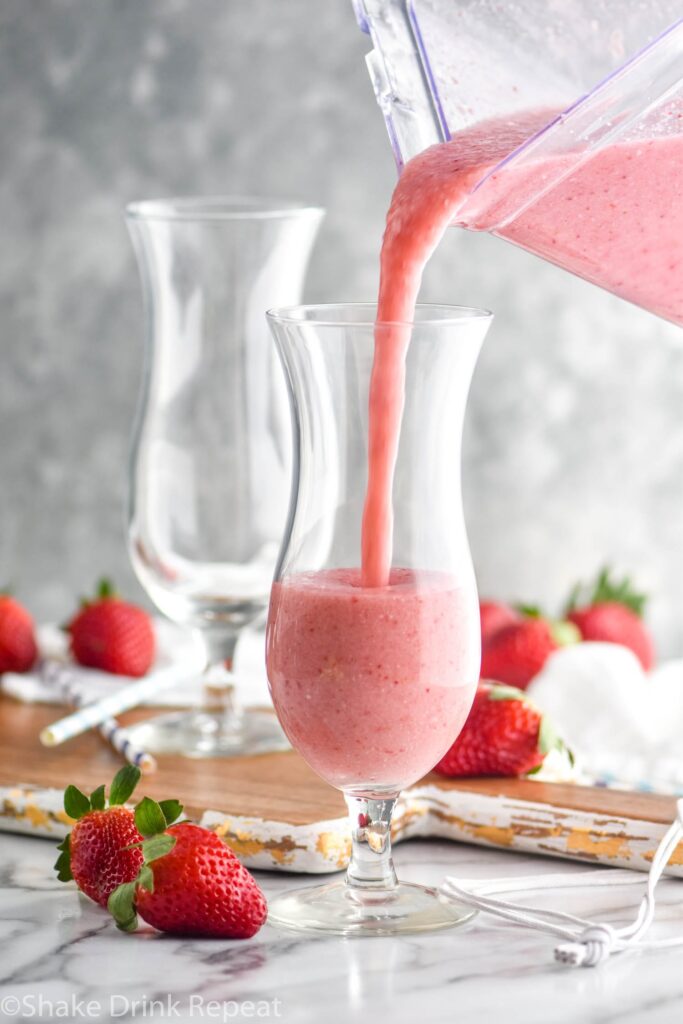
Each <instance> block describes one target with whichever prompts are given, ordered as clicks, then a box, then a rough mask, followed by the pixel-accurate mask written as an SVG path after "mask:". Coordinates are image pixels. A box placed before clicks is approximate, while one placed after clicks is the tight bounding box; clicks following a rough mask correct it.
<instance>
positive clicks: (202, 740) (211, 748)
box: [128, 711, 290, 757]
mask: <svg viewBox="0 0 683 1024" xmlns="http://www.w3.org/2000/svg"><path fill="white" fill-rule="evenodd" d="M128 731H129V732H130V734H131V739H132V741H133V743H134V744H135V746H137V747H140V748H141V749H142V750H145V751H147V753H149V754H181V755H183V756H184V757H240V756H243V755H245V754H266V753H270V752H271V751H275V750H289V747H290V745H289V742H288V740H287V737H286V736H285V734H284V733H283V731H282V729H281V728H280V724H279V722H278V720H277V718H276V717H275V715H273V714H270V713H269V712H267V711H266V712H260V711H242V712H241V713H240V714H239V715H224V714H209V713H207V712H201V711H191V712H187V711H182V712H174V713H172V714H166V715H159V716H157V717H156V718H150V719H148V720H147V721H145V722H139V723H138V724H137V725H133V726H130V728H129V730H128Z"/></svg>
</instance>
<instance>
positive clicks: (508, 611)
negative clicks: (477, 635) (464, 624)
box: [479, 601, 520, 650]
mask: <svg viewBox="0 0 683 1024" xmlns="http://www.w3.org/2000/svg"><path fill="white" fill-rule="evenodd" d="M479 618H480V619H481V647H482V650H483V649H484V648H485V647H486V646H487V644H488V642H489V640H491V639H492V638H493V637H494V636H495V634H496V633H497V632H498V630H499V629H502V628H503V626H509V625H510V624H511V623H513V622H518V621H519V618H520V616H519V614H518V613H517V612H516V611H515V610H514V608H511V607H510V605H509V604H503V603H502V601H480V602H479Z"/></svg>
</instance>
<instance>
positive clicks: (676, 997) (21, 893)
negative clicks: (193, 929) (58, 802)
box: [0, 835, 683, 1024]
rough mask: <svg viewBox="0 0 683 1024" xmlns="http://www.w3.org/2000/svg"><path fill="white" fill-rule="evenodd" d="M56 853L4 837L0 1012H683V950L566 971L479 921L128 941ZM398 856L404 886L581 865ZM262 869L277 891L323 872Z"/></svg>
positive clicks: (457, 855)
mask: <svg viewBox="0 0 683 1024" xmlns="http://www.w3.org/2000/svg"><path fill="white" fill-rule="evenodd" d="M54 860H55V848H54V845H53V844H52V843H51V842H49V841H47V840H43V839H34V838H23V837H19V836H9V835H1V836H0V1020H2V1021H11V1020H28V1019H34V1020H60V1019H67V1020H83V1019H85V1020H100V1021H110V1020H117V1021H133V1020H135V1021H139V1020H145V1021H150V1020H153V1021H157V1022H158V1021H164V1020H181V1021H199V1020H223V1019H225V1020H242V1019H248V1018H250V1017H254V1018H255V1019H261V1020H263V1019H279V1020H283V1021H297V1022H298V1021H311V1022H315V1024H342V1022H344V1024H346V1022H348V1021H349V1020H355V1019H359V1020H364V1021H366V1022H376V1021H391V1022H393V1024H403V1022H410V1024H413V1022H418V1024H422V1022H425V1024H426V1022H430V1024H431V1022H440V1021H444V1022H446V1021H448V1022H452V1021H457V1022H460V1024H467V1022H470V1021H472V1022H477V1024H489V1022H491V1021H495V1020H501V1021H504V1022H505V1024H516V1022H520V1024H564V1022H567V1024H569V1022H571V1024H597V1022H601V1024H602V1022H608V1021H615V1022H616V1021H619V1022H620V1024H630V1022H641V1021H642V1022H645V1021H646V1022H647V1024H660V1022H661V1024H672V1022H674V1021H677V1020H681V1019H683V972H681V966H680V965H681V950H680V949H679V950H669V951H663V952H650V953H645V954H640V955H638V954H622V955H620V956H615V957H613V958H612V959H611V960H610V961H609V962H607V963H605V964H603V965H602V966H601V967H598V968H593V969H586V968H583V969H570V968H566V967H562V966H559V965H556V964H555V963H554V962H553V959H552V948H553V940H552V939H551V938H549V937H546V936H543V935H538V934H536V933H532V932H529V931H524V930H519V929H513V928H511V927H510V926H509V925H507V924H504V923H498V922H496V921H494V920H493V919H491V918H490V917H485V916H483V915H479V916H478V917H477V918H476V919H475V920H474V921H473V922H471V923H470V924H468V925H466V926H465V927H464V928H461V929H459V930H455V931H452V932H441V933H437V934H433V935H427V936H421V937H419V938H418V937H415V938H412V937H408V938H400V939H389V938H380V939H356V940H344V939H336V938H325V939H321V938H307V937H301V936H297V935H295V934H292V933H285V932H277V931H275V930H274V929H272V928H270V927H269V926H266V927H264V928H263V929H262V931H261V932H260V933H259V935H258V936H256V938H255V939H252V940H251V941H247V942H227V941H216V940H213V941H210V940H204V941H197V940H195V941H183V940H179V939H173V938H168V937H164V936H161V935H159V934H155V933H153V932H151V931H149V932H145V933H142V932H140V933H137V934H136V935H124V934H122V933H120V932H118V931H117V930H116V928H115V926H114V924H113V922H112V921H111V920H110V919H109V918H108V917H107V915H106V914H105V912H104V911H102V910H100V909H99V908H98V907H96V906H95V905H94V904H92V903H90V902H89V901H88V900H86V899H85V898H84V897H82V896H79V894H78V893H77V892H76V890H75V888H74V887H73V886H72V885H69V886H64V885H61V884H60V883H58V882H57V881H56V880H55V878H54V875H53V873H52V870H51V867H52V864H53V862H54ZM396 863H397V866H398V870H399V874H400V875H401V877H403V878H405V879H406V880H412V881H418V880H419V881H423V882H428V883H432V884H437V883H438V882H439V881H440V880H441V879H442V878H443V877H444V875H445V874H447V873H453V874H458V875H460V876H461V877H486V878H494V877H500V876H509V875H515V874H520V875H529V874H538V873H541V872H544V873H547V872H557V871H559V870H561V871H564V870H567V871H583V870H586V869H585V868H583V867H582V866H580V865H571V864H566V863H562V862H559V861H552V860H547V859H543V858H534V857H527V856H521V855H518V854H503V853H498V852H495V851H490V850H484V849H481V848H477V847H473V846H463V845H459V844H454V843H445V842H435V841H434V842H426V841H413V842H409V843H406V844H404V845H401V846H399V847H398V849H397V851H396ZM258 877H259V881H260V882H261V884H262V886H263V888H264V889H265V891H266V894H267V895H270V894H273V893H275V892H277V891H281V890H282V889H283V888H285V887H291V886H292V885H299V884H309V883H310V884H315V883H316V881H319V879H317V880H316V879H312V878H310V877H309V878H306V877H304V878H302V877H301V876H299V877H293V876H285V875H275V874H268V873H259V876H258ZM639 894H640V890H639V889H635V888H633V887H626V888H624V889H621V888H613V889H609V890H607V891H606V892H605V893H604V894H603V893H600V892H596V891H595V890H590V889H588V890H580V891H579V892H576V891H574V892H572V893H567V892H565V893H563V894H561V895H560V896H559V897H555V899H554V900H553V901H552V902H553V905H555V906H560V905H562V906H563V907H564V909H571V910H573V911H575V912H577V913H579V914H582V915H584V916H598V917H599V918H600V919H602V920H607V921H609V922H611V923H619V922H622V921H623V922H626V921H627V920H630V918H631V910H630V908H632V907H633V905H634V904H635V902H636V901H637V899H638V898H639ZM682 898H683V888H682V887H681V882H680V881H668V882H665V883H663V884H662V886H661V894H660V908H659V913H658V921H659V924H658V932H657V934H659V935H664V934H676V933H677V932H681V933H683V899H682ZM558 899H559V901H560V902H558ZM567 901H571V904H569V903H568V902H567ZM624 907H626V908H629V909H628V910H624V909H623V908H624ZM3 1000H4V1001H3ZM41 1000H42V1003H41ZM72 1000H76V1003H75V1004H74V1003H73V1002H72ZM135 1000H138V1001H140V1002H139V1003H138V1005H137V1007H135V1006H134V1005H133V1003H134V1001H135ZM152 1000H161V1003H158V1004H155V1005H152V1002H151V1001H152ZM89 1001H91V1005H90V1006H88V1005H87V1004H88V1002H89ZM211 1001H215V1003H212V1002H211ZM245 1001H246V1002H245ZM250 1003H251V1004H252V1005H251V1006H250ZM238 1004H241V1006H239V1005H238Z"/></svg>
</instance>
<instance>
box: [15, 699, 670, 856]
mask: <svg viewBox="0 0 683 1024" xmlns="http://www.w3.org/2000/svg"><path fill="white" fill-rule="evenodd" d="M60 710H63V708H62V709H60V708H59V707H52V706H46V705H30V704H19V703H17V702H15V701H13V700H12V699H10V698H8V697H2V696H0V828H2V829H5V830H7V831H17V832H28V833H30V834H33V835H42V836H51V837H55V838H56V837H59V836H61V835H63V834H64V832H65V830H66V829H67V827H68V826H69V819H68V818H67V817H66V815H65V814H64V811H63V809H62V791H63V789H64V787H65V786H66V785H68V784H69V783H74V784H75V785H77V786H78V787H79V788H80V789H83V790H84V791H86V792H90V791H92V790H93V789H94V788H95V787H96V786H98V785H99V784H100V783H102V782H106V783H108V782H109V781H110V780H111V778H112V777H113V775H114V773H115V772H116V771H117V770H118V768H119V767H120V764H121V761H120V759H119V757H118V755H117V754H115V753H114V751H113V750H112V749H111V748H110V747H109V746H108V745H107V744H106V743H105V742H104V741H102V740H101V739H100V737H99V736H98V735H97V734H95V733H92V732H89V733H86V734H85V735H83V736H80V737H78V738H77V739H74V740H71V741H69V742H68V743H66V744H64V746H62V747H57V748H52V749H48V748H45V747H42V746H41V744H40V743H39V741H38V734H39V732H40V730H41V728H43V726H45V725H47V724H49V723H50V722H52V721H54V720H55V718H58V717H59V714H60ZM152 713H154V712H152ZM149 714H150V711H149V710H147V711H143V712H141V711H136V712H131V713H129V714H128V715H126V716H122V720H123V721H124V722H125V721H129V722H132V721H136V720H139V719H140V718H143V717H146V716H148V715H149ZM139 794H140V795H142V794H147V795H149V796H152V797H156V798H157V799H163V798H164V797H177V798H178V799H179V800H180V801H181V802H182V803H183V804H184V805H185V810H186V814H187V815H188V816H189V817H191V818H193V819H195V820H196V821H200V822H201V823H202V824H204V825H206V826H207V827H209V828H212V829H215V830H216V831H217V832H218V833H219V834H220V835H222V836H223V837H224V838H225V839H226V840H227V841H228V842H229V843H230V845H231V846H232V847H233V848H234V849H235V850H236V851H237V853H238V854H239V855H240V856H241V857H242V859H243V860H244V862H245V863H246V864H248V865H249V866H250V867H256V868H275V869H279V870H286V871H305V872H325V871H336V870H339V869H341V868H343V867H345V866H346V863H347V861H348V854H349V839H348V831H347V828H346V819H345V804H344V800H343V798H342V796H341V794H340V793H338V792H337V791H336V790H334V789H332V788H331V787H330V786H328V785H327V784H326V783H325V782H323V781H322V780H321V779H319V778H318V777H317V776H316V775H315V774H314V773H313V772H312V771H311V770H310V768H308V766H307V765H306V764H305V762H304V761H303V760H302V759H301V758H300V757H299V756H298V755H297V754H296V753H295V752H294V751H290V752H286V753H277V754H261V755H258V756H252V757H244V758H220V759H209V760H189V759H186V758H180V757H175V756H174V757H167V758H161V759H160V760H159V770H158V771H157V772H156V773H155V774H154V775H151V776H146V777H145V778H144V779H143V780H142V782H141V783H140V786H139ZM675 811H676V800H675V799H674V798H673V797H666V796H654V795H651V794H645V793H627V792H618V791H616V790H605V789H595V788H591V787H584V786H576V785H567V784H553V783H543V782H532V781H528V780H523V779H471V780H463V781H457V782H456V781H452V780H448V779H444V778H441V777H440V776H437V775H434V774H430V775H428V776H426V777H425V778H424V779H422V781H421V782H419V783H418V784H416V785H415V786H413V787H411V789H409V790H407V791H406V793H404V794H403V796H402V798H401V800H400V802H399V805H398V806H397V809H396V815H395V830H394V831H395V838H396V839H397V840H400V839H408V838H411V837H415V836H422V837H428V836H439V837H441V838H447V839H454V840H462V841H465V842H473V843H481V844H484V845H487V846H494V847H498V848H501V849H511V850H523V851H527V852H536V853H542V854H547V855H551V856H559V857H569V858H572V859H577V860H583V861H590V862H592V863H604V864H612V865H615V866H620V867H632V868H636V869H639V870H646V869H647V868H648V866H649V863H650V860H651V858H652V854H653V852H654V850H655V848H656V846H657V844H658V842H659V840H660V838H661V837H662V835H663V834H664V832H665V831H666V829H667V827H668V825H669V824H670V822H671V820H672V818H673V817H674V815H675ZM671 864H672V870H673V871H674V872H675V873H676V874H681V875H683V846H681V847H679V849H678V850H677V851H676V854H675V856H674V857H673V858H672V862H671Z"/></svg>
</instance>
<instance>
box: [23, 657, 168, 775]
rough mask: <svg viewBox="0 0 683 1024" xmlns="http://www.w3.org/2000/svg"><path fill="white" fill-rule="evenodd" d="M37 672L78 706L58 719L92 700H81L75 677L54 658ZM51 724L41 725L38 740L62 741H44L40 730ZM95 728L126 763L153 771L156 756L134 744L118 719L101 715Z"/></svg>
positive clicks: (50, 727)
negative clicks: (86, 701) (43, 726)
mask: <svg viewBox="0 0 683 1024" xmlns="http://www.w3.org/2000/svg"><path fill="white" fill-rule="evenodd" d="M40 674H41V676H42V678H43V679H44V680H45V682H46V683H48V684H50V685H51V686H54V685H56V686H57V687H58V688H59V691H60V693H61V695H62V697H63V698H64V700H66V701H68V702H69V703H70V704H74V705H75V706H76V708H77V709H78V710H77V711H76V712H75V713H74V714H73V715H69V716H68V717H67V718H63V719H61V720H60V721H61V722H69V721H70V720H73V719H76V718H77V717H78V714H79V711H80V710H84V709H87V708H91V707H93V705H92V704H87V703H85V697H84V695H83V692H82V691H81V690H80V688H79V686H78V683H77V680H76V679H75V677H74V675H73V673H71V672H70V671H69V669H68V668H66V667H65V666H64V665H60V664H59V662H57V661H46V662H43V664H42V665H41V670H40ZM128 689H130V687H123V691H125V690H128ZM120 692H121V691H120ZM58 725H60V722H57V723H55V726H58ZM55 726H47V729H43V732H42V733H41V734H40V740H41V743H43V744H44V745H47V746H54V745H55V743H62V742H64V739H66V738H68V737H63V738H62V739H60V740H57V741H55V740H51V741H48V743H47V744H46V743H45V739H44V738H43V734H44V733H45V732H46V731H48V730H50V731H51V730H53V729H54V728H55ZM86 728H88V726H85V727H84V729H82V730H79V732H81V731H85V729H86ZM97 728H98V732H99V733H100V736H102V737H104V739H105V740H107V741H108V742H109V743H111V745H112V747H114V749H115V750H117V751H118V752H119V753H120V754H122V755H123V757H125V759H126V761H128V762H129V763H130V764H134V765H137V767H138V768H139V769H140V771H141V772H143V773H148V772H153V771H156V767H157V762H156V759H155V758H154V757H153V756H152V755H151V754H148V753H147V751H146V750H141V749H140V748H139V747H136V746H135V745H134V744H133V742H132V741H131V738H130V733H129V732H128V730H127V729H126V727H125V726H123V725H121V723H120V722H118V721H117V720H116V719H115V718H113V717H108V718H105V719H104V720H103V721H102V722H100V723H99V724H98V726H97ZM71 735H72V736H74V735H77V733H71Z"/></svg>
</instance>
